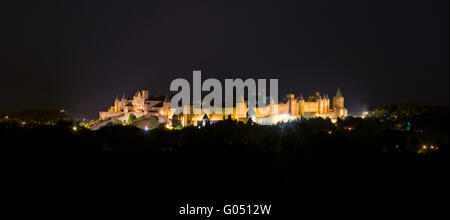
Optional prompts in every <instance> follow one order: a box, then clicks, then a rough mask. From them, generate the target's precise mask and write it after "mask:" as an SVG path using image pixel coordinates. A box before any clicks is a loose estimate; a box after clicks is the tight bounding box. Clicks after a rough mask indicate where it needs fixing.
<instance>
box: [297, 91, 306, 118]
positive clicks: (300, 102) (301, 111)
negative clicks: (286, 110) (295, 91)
mask: <svg viewBox="0 0 450 220" xmlns="http://www.w3.org/2000/svg"><path fill="white" fill-rule="evenodd" d="M297 108H298V114H300V115H303V114H304V112H305V99H304V98H303V95H302V94H301V93H300V97H299V98H298V105H297Z"/></svg>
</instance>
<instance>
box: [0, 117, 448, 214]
mask: <svg viewBox="0 0 450 220" xmlns="http://www.w3.org/2000/svg"><path fill="white" fill-rule="evenodd" d="M352 120H353V121H352ZM444 125H445V126H447V124H446V122H445V121H444V122H442V124H439V123H434V124H433V126H434V127H435V128H442V127H444V128H445V126H444ZM349 126H351V127H352V129H350V130H349V129H348V127H349ZM1 128H2V133H1V135H2V140H3V141H4V143H6V144H5V145H3V146H2V147H3V149H4V153H3V154H2V157H3V158H2V161H3V164H4V165H3V168H4V170H5V171H4V175H3V182H4V183H6V184H5V186H3V188H4V189H5V191H6V192H7V193H8V197H5V198H7V201H8V205H9V206H8V207H10V208H11V209H10V210H13V209H12V208H13V207H14V208H15V209H14V211H13V212H14V213H15V214H16V215H18V216H20V215H23V214H29V213H32V214H34V215H36V216H38V215H42V216H47V217H57V218H62V217H65V216H78V217H81V218H85V217H87V216H88V217H102V218H106V217H110V216H113V217H121V218H126V219H131V218H135V217H137V216H141V218H142V217H143V218H149V219H153V218H152V217H154V216H156V215H165V216H166V218H162V219H167V218H170V217H181V218H186V216H180V215H178V211H179V207H180V206H185V205H186V204H190V205H207V206H218V207H220V206H223V205H224V204H238V205H239V204H261V203H262V204H271V205H272V211H271V214H270V216H256V217H258V218H267V217H275V218H278V217H280V216H292V215H295V216H296V219H299V218H300V219H301V218H303V217H305V218H306V216H307V215H313V216H314V217H321V216H328V217H333V216H343V217H357V218H366V217H373V216H378V217H380V218H381V217H382V218H385V217H388V216H389V217H395V216H396V217H406V216H415V215H418V214H419V213H420V214H426V216H427V217H431V215H434V214H437V213H440V212H443V211H445V209H444V207H445V206H446V205H448V185H449V182H448V180H447V177H448V173H449V172H448V132H447V133H446V130H445V129H435V130H433V131H435V132H420V131H418V130H419V128H415V129H416V131H414V127H413V128H412V129H411V128H408V129H409V130H405V129H402V128H401V127H400V128H399V127H398V126H397V127H396V128H394V129H393V127H392V124H390V123H387V124H386V123H384V122H383V123H380V122H379V120H378V119H376V120H375V119H365V120H362V119H349V120H346V121H340V122H338V124H337V125H333V124H331V123H330V122H329V120H321V119H318V120H308V121H303V122H296V123H288V124H284V125H279V126H273V127H261V126H257V125H249V124H242V123H236V122H233V121H224V122H221V123H218V124H215V125H211V126H207V127H205V128H196V127H191V128H185V129H183V130H180V131H175V130H172V131H169V130H165V129H163V128H159V129H155V130H151V131H149V132H145V131H142V130H140V129H136V128H134V127H126V126H111V127H105V128H103V129H101V130H99V131H95V132H93V131H89V130H87V129H83V128H78V129H77V130H76V131H75V130H73V127H72V124H70V122H61V123H58V124H57V125H55V126H39V125H36V126H28V127H27V126H21V125H17V124H8V123H6V124H5V123H4V124H2V126H1ZM428 128H432V127H428ZM430 130H431V129H430ZM427 131H428V130H427ZM424 133H425V134H424ZM432 141H434V142H433V144H435V145H436V146H438V147H439V150H430V149H427V150H423V149H422V145H423V143H424V142H427V143H431V142H432ZM92 211H93V212H92ZM194 217H195V219H204V218H206V217H204V216H194ZM218 217H224V215H223V214H217V215H214V216H213V219H215V218H218ZM227 217H230V216H227ZM234 217H236V216H234ZM241 217H245V218H248V217H249V216H241ZM253 217H254V216H253ZM158 219H161V218H158ZM288 219H292V217H291V218H288Z"/></svg>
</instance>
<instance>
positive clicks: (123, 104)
mask: <svg viewBox="0 0 450 220" xmlns="http://www.w3.org/2000/svg"><path fill="white" fill-rule="evenodd" d="M126 104H127V98H125V93H124V94H123V95H122V100H120V108H121V109H122V110H124V109H125V105H126Z"/></svg>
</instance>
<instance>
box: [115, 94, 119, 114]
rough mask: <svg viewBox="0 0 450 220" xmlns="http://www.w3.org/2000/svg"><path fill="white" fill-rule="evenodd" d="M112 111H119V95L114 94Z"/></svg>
mask: <svg viewBox="0 0 450 220" xmlns="http://www.w3.org/2000/svg"><path fill="white" fill-rule="evenodd" d="M114 111H116V112H118V111H120V101H119V97H117V96H116V99H115V100H114Z"/></svg>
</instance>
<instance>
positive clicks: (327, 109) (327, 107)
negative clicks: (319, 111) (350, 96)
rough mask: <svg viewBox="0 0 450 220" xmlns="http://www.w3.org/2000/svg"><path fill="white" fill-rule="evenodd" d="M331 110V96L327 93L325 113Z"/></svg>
mask: <svg viewBox="0 0 450 220" xmlns="http://www.w3.org/2000/svg"><path fill="white" fill-rule="evenodd" d="M328 112H330V97H329V96H328V94H325V113H328Z"/></svg>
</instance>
